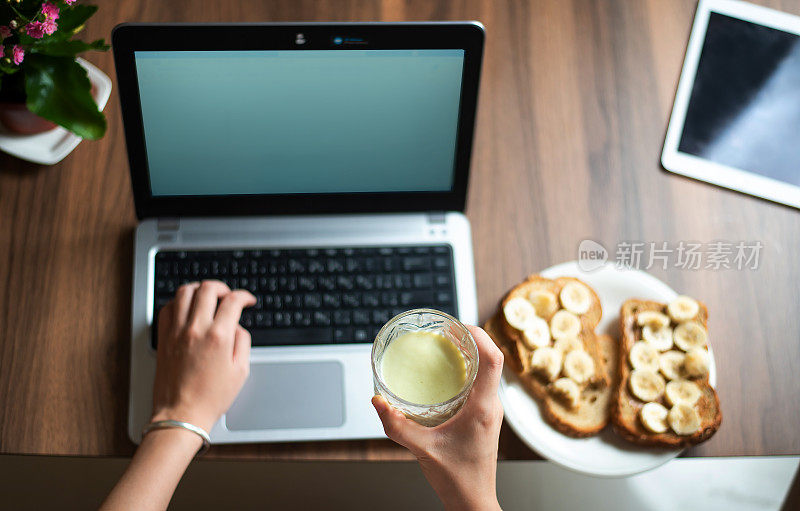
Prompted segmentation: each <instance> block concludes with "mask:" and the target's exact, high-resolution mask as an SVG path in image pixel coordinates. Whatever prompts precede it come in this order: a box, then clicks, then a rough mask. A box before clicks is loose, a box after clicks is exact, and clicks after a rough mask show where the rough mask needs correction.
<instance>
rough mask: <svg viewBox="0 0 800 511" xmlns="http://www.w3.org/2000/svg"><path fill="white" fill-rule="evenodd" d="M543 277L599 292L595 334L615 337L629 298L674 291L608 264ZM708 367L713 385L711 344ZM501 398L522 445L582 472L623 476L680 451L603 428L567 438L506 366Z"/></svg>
mask: <svg viewBox="0 0 800 511" xmlns="http://www.w3.org/2000/svg"><path fill="white" fill-rule="evenodd" d="M541 275H542V276H543V277H547V278H550V279H553V278H556V277H577V278H579V279H581V280H582V281H584V282H586V283H587V284H589V285H590V286H591V287H592V288H594V290H595V291H597V294H598V295H599V296H600V302H601V303H602V305H603V318H602V319H601V321H600V324H599V325H598V326H597V329H596V332H597V333H600V334H609V335H611V336H613V337H615V338H617V339H619V309H620V307H621V306H622V303H623V302H624V301H625V300H627V299H629V298H644V299H651V300H657V301H660V302H669V301H671V300H672V299H673V298H675V297H676V296H677V295H678V293H676V292H675V291H673V290H672V289H671V288H670V287H669V286H668V285H666V284H664V283H663V282H661V281H660V280H658V279H657V278H655V277H653V276H652V275H648V274H647V273H644V272H643V271H639V270H629V269H620V268H617V267H616V266H615V265H614V264H611V263H606V264H605V265H604V266H602V267H601V268H599V269H597V270H594V271H591V272H584V271H583V270H581V269H580V268H579V267H578V264H577V262H575V261H570V262H567V263H563V264H559V265H556V266H552V267H550V268H548V269H546V270H544V271H543V272H541ZM709 353H710V355H711V357H710V358H711V368H710V372H709V382H710V383H711V385H712V386H716V382H717V370H716V366H715V364H714V354H713V352H712V351H711V348H710V347H709ZM500 399H501V401H502V402H503V408H504V410H505V418H506V421H508V423H509V425H511V428H512V429H513V430H514V431H515V432H516V433H517V435H518V436H519V437H520V438H521V439H522V441H523V442H525V444H527V445H528V447H530V448H531V449H533V450H534V451H536V452H537V453H539V454H540V455H541V456H542V457H544V458H547V459H549V460H550V461H552V462H553V463H555V464H557V465H561V466H562V467H564V468H568V469H570V470H574V471H576V472H580V473H583V474H588V475H594V476H602V477H624V476H629V475H633V474H638V473H640V472H644V471H646V470H650V469H653V468H656V467H658V466H660V465H663V464H664V463H666V462H668V461H669V460H671V459H672V458H674V457H676V456H677V455H678V454H680V453H681V450H680V449H678V450H666V449H657V448H652V447H647V448H645V447H639V446H636V445H633V444H630V443H628V442H626V441H624V440H623V439H621V438H620V437H618V436H617V435H616V434H614V432H613V431H612V430H611V426H608V427H606V428H605V429H604V430H603V431H602V432H601V433H600V434H599V435H596V436H593V437H589V438H571V437H568V436H565V435H562V434H561V433H559V432H558V431H556V430H555V429H553V428H552V427H551V426H550V425H549V424H547V423H546V422H545V421H544V419H543V418H542V415H541V413H540V412H539V406H538V405H537V403H536V401H535V400H534V399H533V398H532V397H531V396H530V395H528V393H527V392H526V391H525V388H524V387H523V386H522V385H521V383H520V382H519V380H518V378H517V376H516V375H515V374H514V372H513V371H511V370H510V369H508V368H506V369H505V370H504V371H503V377H502V380H501V382H500Z"/></svg>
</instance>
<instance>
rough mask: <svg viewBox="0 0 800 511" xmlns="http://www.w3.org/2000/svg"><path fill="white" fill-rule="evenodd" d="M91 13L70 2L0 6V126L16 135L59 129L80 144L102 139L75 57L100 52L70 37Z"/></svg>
mask: <svg viewBox="0 0 800 511" xmlns="http://www.w3.org/2000/svg"><path fill="white" fill-rule="evenodd" d="M95 11H97V7H96V6H94V5H84V4H77V3H76V0H51V1H46V2H42V1H38V0H0V122H2V123H3V125H4V126H5V127H6V128H7V129H8V130H10V131H13V132H15V133H21V134H33V133H41V132H43V131H47V130H49V129H52V128H54V127H55V125H60V126H63V127H64V128H66V129H67V130H69V131H71V132H72V133H74V134H76V135H77V136H79V137H81V138H88V139H93V140H95V139H98V138H100V137H102V136H103V134H105V131H106V119H105V116H104V115H103V113H102V112H101V111H100V110H99V109H98V108H97V104H96V103H95V101H94V98H93V97H92V85H91V83H90V81H89V78H88V76H87V73H86V70H85V69H84V68H83V66H81V65H80V64H79V63H78V62H77V61H76V60H75V58H76V55H78V54H79V53H81V52H84V51H87V50H99V51H105V50H107V49H108V46H107V45H106V44H105V42H104V40H103V39H98V40H96V41H93V42H85V41H82V40H80V39H76V38H75V37H74V36H75V34H77V33H78V32H80V31H81V29H83V26H84V24H85V23H86V20H88V19H89V18H90V17H91V16H92V15H93V14H94V13H95Z"/></svg>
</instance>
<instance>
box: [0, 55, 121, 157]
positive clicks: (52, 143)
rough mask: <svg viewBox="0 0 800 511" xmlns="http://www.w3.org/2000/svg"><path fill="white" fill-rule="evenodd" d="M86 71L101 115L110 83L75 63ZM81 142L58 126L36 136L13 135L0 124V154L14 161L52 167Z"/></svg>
mask: <svg viewBox="0 0 800 511" xmlns="http://www.w3.org/2000/svg"><path fill="white" fill-rule="evenodd" d="M75 60H77V61H78V63H79V64H80V65H81V66H83V67H84V69H86V73H87V74H88V75H89V81H90V82H92V84H94V86H95V92H94V94H93V96H94V101H95V103H97V108H98V109H99V110H100V111H102V110H103V108H105V106H106V103H108V98H109V97H110V96H111V80H110V79H109V78H108V76H106V75H105V73H103V72H102V71H100V70H99V69H97V68H96V67H95V66H93V65H92V64H90V63H88V62H86V61H85V60H83V59H80V58H79V59H75ZM81 140H83V139H82V138H80V137H79V136H77V135H75V134H74V133H71V132H69V131H67V130H66V129H64V128H62V127H61V126H58V127H56V128H54V129H52V130H50V131H45V132H44V133H37V134H36V135H17V134H14V133H10V132H8V131H7V130H6V129H5V128H4V127H3V125H2V124H0V150H2V151H5V152H7V153H8V154H12V155H14V156H16V157H17V158H21V159H23V160H28V161H32V162H34V163H41V164H43V165H53V164H56V163H58V162H60V161H61V160H63V159H64V158H65V157H66V156H67V155H68V154H69V153H71V152H72V150H73V149H75V148H76V147H77V146H78V144H80V143H81Z"/></svg>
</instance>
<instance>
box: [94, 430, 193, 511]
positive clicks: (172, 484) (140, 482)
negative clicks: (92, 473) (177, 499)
mask: <svg viewBox="0 0 800 511" xmlns="http://www.w3.org/2000/svg"><path fill="white" fill-rule="evenodd" d="M201 445H202V440H201V439H200V437H198V436H197V435H195V434H194V433H192V432H190V431H186V430H183V429H177V428H176V429H160V430H154V431H151V432H150V433H148V434H147V436H145V437H144V439H143V440H142V443H141V445H139V448H138V449H137V450H136V454H135V455H134V457H133V459H132V460H131V464H130V465H129V466H128V468H127V469H126V470H125V474H123V476H122V478H121V479H120V481H119V482H118V483H117V485H116V486H115V487H114V489H113V490H111V493H110V494H109V495H108V497H107V498H106V500H105V502H103V505H102V507H101V509H102V510H103V511H111V510H114V511H116V510H129V509H136V510H161V509H166V508H167V505H168V504H169V501H170V499H171V498H172V493H173V492H174V491H175V488H176V487H177V486H178V482H179V481H180V479H181V476H182V475H183V472H184V471H185V470H186V467H188V466H189V463H190V462H191V461H192V459H193V458H194V455H195V453H196V452H197V450H198V449H199V448H200V446H201Z"/></svg>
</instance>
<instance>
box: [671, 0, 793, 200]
mask: <svg viewBox="0 0 800 511" xmlns="http://www.w3.org/2000/svg"><path fill="white" fill-rule="evenodd" d="M661 163H662V165H663V166H664V168H665V169H667V170H669V171H671V172H675V173H677V174H682V175H685V176H688V177H691V178H694V179H699V180H702V181H707V182H709V183H713V184H716V185H719V186H724V187H726V188H731V189H733V190H738V191H741V192H744V193H748V194H751V195H755V196H758V197H763V198H765V199H769V200H772V201H775V202H780V203H783V204H787V205H790V206H794V207H796V208H800V17H797V16H792V15H789V14H785V13H782V12H778V11H774V10H771V9H767V8H764V7H759V6H756V5H752V4H748V3H744V2H739V1H736V0H701V1H700V3H699V5H698V7H697V14H696V15H695V19H694V25H693V27H692V33H691V36H690V37H689V45H688V47H687V49H686V58H685V60H684V63H683V71H682V73H681V78H680V82H679V84H678V91H677V93H676V95H675V104H674V106H673V109H672V116H671V117H670V122H669V128H668V129H667V136H666V140H665V141H664V150H663V152H662V154H661Z"/></svg>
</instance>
